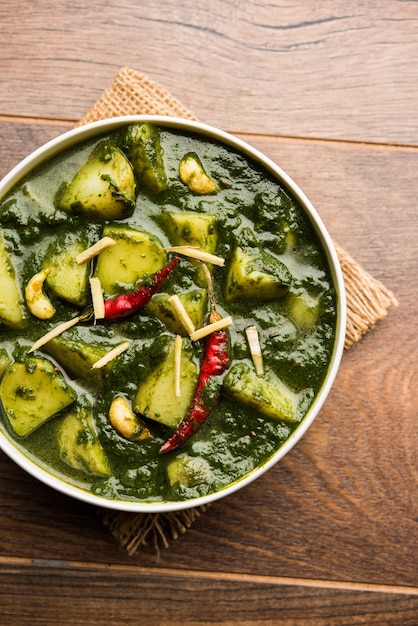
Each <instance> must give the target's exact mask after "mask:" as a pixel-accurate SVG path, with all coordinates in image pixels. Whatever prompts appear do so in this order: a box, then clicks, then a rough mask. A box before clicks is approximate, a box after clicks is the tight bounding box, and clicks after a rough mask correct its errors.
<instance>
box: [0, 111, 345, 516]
mask: <svg viewBox="0 0 418 626" xmlns="http://www.w3.org/2000/svg"><path fill="white" fill-rule="evenodd" d="M132 122H153V123H155V124H160V125H164V126H165V127H168V128H172V129H176V130H180V131H184V132H185V133H186V134H187V133H195V134H200V135H203V136H205V137H209V138H212V139H215V140H217V141H218V142H220V143H223V144H224V145H226V146H230V147H231V148H233V149H235V150H236V151H238V152H241V153H242V154H243V155H245V156H246V157H248V158H249V159H250V160H253V161H254V162H256V163H258V164H261V165H262V166H263V167H264V168H265V169H266V170H267V171H268V172H270V173H271V174H272V175H273V177H274V178H275V179H276V180H277V181H278V182H279V183H280V184H281V185H282V186H284V187H285V188H286V189H288V190H289V191H290V192H291V194H292V195H293V196H294V197H295V198H296V199H297V201H298V202H299V204H300V206H301V207H302V208H303V210H304V211H305V213H306V215H307V216H308V217H309V219H310V222H311V224H312V225H313V227H314V230H315V231H316V234H317V236H318V238H319V240H320V242H321V243H322V246H323V249H324V251H325V254H326V258H327V261H328V264H329V267H330V272H331V277H332V280H333V282H334V287H335V291H336V294H337V324H336V330H335V343H334V349H333V353H332V356H331V360H330V363H329V368H328V373H327V375H326V378H325V380H324V382H323V384H322V387H321V389H320V391H319V393H318V395H317V396H316V398H315V400H314V402H313V403H312V405H311V407H310V409H309V411H308V413H307V414H306V416H305V417H304V418H303V420H302V421H301V422H300V424H299V425H298V426H297V427H296V429H295V430H294V431H293V433H292V434H291V435H290V437H289V439H287V440H286V442H285V443H284V444H283V445H282V446H281V447H280V448H279V449H278V450H277V451H276V452H275V453H274V454H273V456H271V458H270V459H269V460H268V461H267V462H265V463H264V464H263V465H261V466H259V467H257V468H256V469H254V470H253V471H251V472H250V473H249V474H247V475H245V476H244V477H243V478H241V479H239V480H238V481H236V482H234V483H232V484H230V485H229V486H227V487H224V488H223V489H222V490H220V491H218V492H215V493H211V494H209V495H206V496H202V497H198V498H194V499H190V500H185V501H180V502H177V501H175V502H173V501H170V502H164V501H162V502H161V501H159V502H133V501H119V500H113V499H112V500H110V499H106V498H104V497H99V496H96V495H93V494H91V493H89V492H87V491H84V490H83V489H80V488H78V487H76V486H74V485H71V484H68V483H66V482H64V480H61V479H60V478H58V477H56V476H54V475H52V474H50V473H48V472H47V471H46V470H45V469H43V468H42V467H40V466H39V465H37V464H36V463H35V462H34V461H33V460H31V459H30V458H29V457H27V456H25V454H23V453H22V452H21V451H20V450H19V449H18V447H17V446H15V445H14V443H13V440H12V439H11V438H9V437H7V436H6V435H5V434H4V433H3V432H2V431H0V448H1V449H2V450H3V451H4V452H5V453H6V454H7V455H8V456H9V457H10V458H11V459H12V460H13V461H15V462H16V463H17V464H18V465H19V466H20V467H22V468H23V469H24V470H26V471H27V472H28V473H29V474H31V475H32V476H34V477H35V478H37V479H38V480H40V481H41V482H43V483H45V484H46V485H48V486H50V487H52V488H53V489H56V490H57V491H59V492H62V493H64V494H66V495H68V496H70V497H73V498H77V499H79V500H81V501H84V502H87V503H90V504H93V505H97V506H101V507H107V508H111V509H118V510H126V511H131V512H154V513H156V512H166V511H175V510H180V509H185V508H189V507H194V506H200V505H203V504H208V503H210V502H213V501H215V500H217V499H219V498H223V497H225V496H227V495H229V494H231V493H233V492H235V491H237V490H238V489H241V488H242V487H245V486H246V485H248V484H249V483H251V482H252V481H254V480H255V479H257V478H258V477H259V476H261V475H262V474H264V472H266V471H267V470H268V469H270V468H271V467H272V466H273V465H275V464H276V463H277V462H278V461H280V459H282V458H283V457H284V456H285V455H286V454H287V453H288V452H289V451H290V450H291V448H293V446H294V445H295V444H296V443H297V441H299V439H301V437H302V436H303V435H304V433H305V432H306V431H307V430H308V428H309V427H310V426H311V424H312V422H313V420H314V419H315V417H316V416H317V415H318V413H319V411H320V410H321V407H322V406H323V404H324V402H325V399H326V398H327V396H328V393H329V391H330V389H331V387H332V385H333V383H334V380H335V377H336V374H337V371H338V368H339V364H340V360H341V356H342V353H343V348H344V339H345V329H346V300H345V290H344V281H343V275H342V271H341V267H340V264H339V260H338V256H337V254H336V251H335V248H334V245H333V243H332V241H331V238H330V236H329V234H328V232H327V230H326V228H325V226H324V224H323V222H322V220H321V218H320V217H319V215H318V213H317V212H316V210H315V209H314V207H313V206H312V204H311V202H310V201H309V200H308V198H307V197H306V196H305V194H304V193H303V192H302V191H301V190H300V189H299V187H298V186H297V185H296V183H295V182H294V181H293V180H292V179H291V178H290V177H289V176H288V175H287V174H286V173H285V172H284V171H283V170H282V169H281V168H280V167H279V166H278V165H276V164H275V163H274V162H273V161H271V160H270V159H269V158H267V157H266V156H264V155H263V154H262V153H261V152H259V151H258V150H256V149H255V148H253V147H252V146H251V145H249V144H247V143H246V142H244V141H241V140H240V139H238V138H236V137H234V136H232V135H230V134H228V133H226V132H224V131H222V130H219V129H216V128H213V127H211V126H208V125H206V124H201V123H198V122H191V121H188V120H183V119H180V118H171V117H163V116H149V115H147V116H144V115H135V116H125V117H117V118H111V119H107V120H101V121H98V122H93V123H91V124H87V125H85V126H82V127H79V128H76V129H74V130H70V131H69V132H66V133H64V134H63V135H60V136H59V137H56V138H55V139H53V140H52V141H49V142H48V143H46V144H45V145H43V146H41V147H40V148H38V149H37V150H35V151H34V152H33V153H32V154H30V155H29V156H27V157H26V158H25V159H23V161H21V162H20V163H19V164H18V165H17V166H16V167H14V168H13V170H11V171H10V172H9V173H8V174H7V175H6V176H5V177H4V179H3V180H2V181H1V183H0V198H2V197H3V196H4V195H5V194H6V193H7V192H8V191H9V190H10V189H11V188H12V187H13V185H15V184H16V183H17V182H18V181H19V180H20V179H22V177H24V176H25V175H26V174H28V172H30V171H31V170H32V169H33V168H35V167H37V166H38V165H40V164H41V163H43V162H44V161H45V160H47V159H49V158H50V157H53V156H54V155H56V154H57V153H59V152H61V151H62V150H65V149H67V148H69V147H71V146H73V145H74V144H76V143H79V142H81V141H84V140H87V139H90V138H92V137H94V136H96V135H101V134H103V133H107V132H109V131H113V130H115V129H117V128H118V127H119V126H120V125H121V124H127V123H132Z"/></svg>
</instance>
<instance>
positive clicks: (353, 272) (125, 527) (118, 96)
mask: <svg viewBox="0 0 418 626" xmlns="http://www.w3.org/2000/svg"><path fill="white" fill-rule="evenodd" d="M134 114H148V115H171V116H175V117H182V118H186V119H190V120H197V117H195V115H193V113H191V112H190V111H189V110H188V109H186V108H185V107H184V106H183V105H182V104H181V102H179V101H178V100H176V99H175V98H174V97H173V96H172V95H171V94H170V93H169V92H167V91H166V90H165V89H164V88H163V87H161V86H160V85H159V84H157V83H156V82H154V81H153V80H150V79H149V78H148V77H147V76H145V75H144V74H141V73H140V72H137V71H136V70H134V69H132V68H129V67H123V68H122V69H121V70H120V71H119V72H118V73H117V75H116V76H115V78H114V80H113V82H112V84H111V85H110V86H109V88H108V89H106V91H105V92H104V93H103V95H102V96H101V97H100V98H99V100H97V102H96V103H95V104H94V105H93V106H92V107H91V109H90V110H89V111H88V112H87V113H86V115H85V116H84V117H83V118H82V119H81V120H80V121H79V122H78V124H77V126H81V125H83V124H87V123H88V122H93V121H96V120H99V119H105V118H109V117H117V116H119V115H134ZM334 245H335V244H334ZM335 247H336V250H337V254H338V256H339V259H340V263H341V267H342V271H343V274H344V279H345V286H346V292H347V331H346V340H345V348H346V349H348V348H349V347H350V346H352V345H353V343H355V342H357V341H359V339H360V338H361V337H362V336H363V335H364V334H365V333H367V332H368V331H369V330H371V329H372V328H373V327H374V326H375V325H376V323H377V322H378V321H379V320H382V319H383V318H384V317H385V316H386V315H387V312H388V309H389V307H390V306H397V301H396V298H395V296H394V295H393V293H391V292H390V291H389V290H388V289H386V287H385V286H384V285H382V283H381V282H379V281H378V280H376V279H375V278H373V277H372V276H371V275H370V274H369V273H368V272H366V271H365V270H364V269H363V268H362V267H360V266H359V265H358V263H356V261H355V260H354V259H353V258H352V257H351V256H350V255H349V254H348V253H347V252H345V251H344V250H343V249H341V248H340V247H339V246H338V245H335ZM205 510H206V507H198V508H192V509H187V510H185V511H179V512H175V513H167V514H162V513H154V514H149V513H126V512H123V511H112V510H106V511H105V512H104V513H103V512H102V511H100V512H99V514H100V515H101V518H102V521H103V523H104V525H105V526H106V527H107V528H109V530H110V532H111V533H112V535H113V537H114V538H115V540H116V541H117V542H118V543H119V545H121V546H122V547H123V548H125V549H126V551H127V552H128V554H129V555H133V554H135V553H136V552H137V551H138V550H139V549H140V548H141V546H144V545H147V544H152V545H154V546H155V548H156V550H157V551H158V549H159V547H160V546H163V547H168V546H169V541H170V540H173V539H177V538H178V537H179V535H180V534H182V533H184V532H186V530H187V529H188V528H190V526H191V525H192V524H193V522H194V521H195V520H196V518H197V517H199V515H200V514H201V513H202V512H204V511H205Z"/></svg>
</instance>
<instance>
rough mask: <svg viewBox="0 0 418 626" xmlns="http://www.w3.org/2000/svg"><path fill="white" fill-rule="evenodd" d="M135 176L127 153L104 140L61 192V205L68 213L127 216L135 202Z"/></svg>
mask: <svg viewBox="0 0 418 626" xmlns="http://www.w3.org/2000/svg"><path fill="white" fill-rule="evenodd" d="M135 193H136V186H135V176H134V172H133V169H132V166H131V164H130V163H129V161H128V159H127V158H126V157H125V155H124V154H123V153H122V152H121V151H120V150H119V149H118V148H117V147H116V146H114V145H112V144H111V143H110V142H108V141H106V140H103V141H100V142H99V143H98V144H97V145H96V147H95V148H94V149H93V151H92V153H91V155H90V157H89V158H88V160H87V162H86V163H85V164H84V165H83V166H82V167H81V168H80V169H79V171H78V172H77V173H76V175H75V176H74V178H73V179H72V181H71V182H70V183H69V184H68V185H66V186H64V187H63V188H62V189H61V190H60V191H59V192H58V198H57V204H58V207H59V208H60V209H62V210H64V211H67V212H68V213H73V212H79V213H80V212H87V213H94V214H95V215H98V216H99V217H102V218H103V219H107V220H112V219H113V220H117V219H122V218H124V217H127V216H128V215H129V214H130V213H131V212H132V210H133V207H134V206H135Z"/></svg>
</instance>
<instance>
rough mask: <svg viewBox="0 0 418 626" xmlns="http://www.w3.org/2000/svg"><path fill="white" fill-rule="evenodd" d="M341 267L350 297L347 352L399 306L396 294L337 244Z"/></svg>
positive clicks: (348, 299) (345, 345)
mask: <svg viewBox="0 0 418 626" xmlns="http://www.w3.org/2000/svg"><path fill="white" fill-rule="evenodd" d="M334 246H335V250H336V252H337V255H338V259H339V261H340V264H341V269H342V272H343V276H344V283H345V290H346V297H347V326H346V334H345V344H344V347H345V349H348V348H350V347H351V346H352V345H353V344H354V343H356V342H357V341H359V340H360V339H361V338H362V336H363V335H365V334H366V333H367V332H368V331H369V330H372V328H374V327H375V326H376V324H377V322H379V321H380V320H382V319H383V318H385V317H386V315H387V314H388V309H389V308H390V307H391V306H393V307H397V306H398V301H397V300H396V298H395V296H394V294H393V293H392V292H391V291H389V289H387V288H386V287H385V286H384V285H383V284H382V283H381V282H380V281H379V280H377V279H376V278H373V276H371V275H370V274H369V273H368V272H366V270H364V269H363V268H362V267H361V265H359V264H358V263H357V262H356V261H355V260H354V259H353V258H352V257H351V256H350V255H349V254H348V252H345V250H343V249H342V248H341V247H340V246H339V245H338V244H336V243H335V242H334Z"/></svg>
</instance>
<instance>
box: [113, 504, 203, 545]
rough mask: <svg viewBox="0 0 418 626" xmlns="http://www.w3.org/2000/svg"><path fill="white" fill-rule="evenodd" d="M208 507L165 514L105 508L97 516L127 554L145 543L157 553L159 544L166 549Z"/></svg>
mask: <svg viewBox="0 0 418 626" xmlns="http://www.w3.org/2000/svg"><path fill="white" fill-rule="evenodd" d="M208 506H209V505H202V506H199V507H192V508H190V509H184V510H182V511H172V512H169V513H127V512H125V511H112V510H110V509H109V510H107V511H106V512H105V513H101V519H102V522H103V524H104V525H105V526H106V527H107V528H108V529H109V530H110V532H111V534H112V535H113V537H114V538H115V539H116V541H117V543H118V544H119V545H120V546H121V547H122V548H124V549H125V550H126V551H127V553H128V555H129V556H133V555H134V554H136V553H137V552H138V550H139V549H140V548H141V547H143V546H147V545H150V546H152V547H153V548H154V550H155V552H156V553H157V556H158V555H159V553H160V547H163V548H168V547H169V545H170V543H169V542H170V541H172V540H175V539H178V538H179V537H180V535H182V534H184V533H185V532H186V531H187V530H188V529H189V528H190V527H191V526H192V524H193V523H194V522H195V521H196V519H197V518H198V517H199V516H200V515H201V514H202V513H204V512H205V511H206V510H207V508H208Z"/></svg>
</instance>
